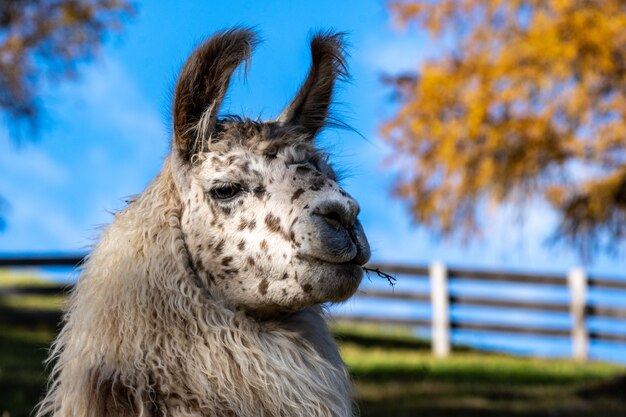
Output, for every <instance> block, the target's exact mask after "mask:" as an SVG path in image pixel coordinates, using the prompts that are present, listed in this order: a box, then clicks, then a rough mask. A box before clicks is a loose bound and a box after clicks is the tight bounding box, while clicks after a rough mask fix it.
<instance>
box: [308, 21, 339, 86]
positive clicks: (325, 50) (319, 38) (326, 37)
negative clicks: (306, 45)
mask: <svg viewBox="0 0 626 417" xmlns="http://www.w3.org/2000/svg"><path fill="white" fill-rule="evenodd" d="M346 37H347V34H346V33H345V32H329V31H321V32H318V33H316V34H315V35H314V36H313V37H312V38H311V60H312V63H313V65H314V66H318V65H323V64H324V63H329V64H330V65H332V66H333V67H334V68H335V71H336V75H337V76H338V77H340V78H347V77H348V64H347V62H346V58H347V56H348V53H347V51H346V49H347V42H346Z"/></svg>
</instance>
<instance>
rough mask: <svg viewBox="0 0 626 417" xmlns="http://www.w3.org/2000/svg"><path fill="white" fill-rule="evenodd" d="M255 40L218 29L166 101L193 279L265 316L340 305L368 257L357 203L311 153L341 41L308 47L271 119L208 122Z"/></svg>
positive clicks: (325, 38)
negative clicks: (288, 98)
mask: <svg viewBox="0 0 626 417" xmlns="http://www.w3.org/2000/svg"><path fill="white" fill-rule="evenodd" d="M255 39H256V38H255V35H254V33H253V32H251V31H249V30H242V29H238V30H230V31H227V32H223V33H220V34H218V35H215V36H213V37H212V38H210V39H209V40H207V41H206V42H204V43H203V44H201V45H200V46H199V47H198V48H197V49H196V50H195V51H194V52H193V54H192V55H191V56H190V57H189V59H188V60H187V62H186V63H185V65H184V67H183V69H182V71H181V74H180V77H179V79H178V82H177V85H176V90H175V93H174V95H175V97H174V106H173V113H174V114H173V119H174V139H173V145H172V160H173V161H174V164H173V165H174V167H175V168H174V174H175V175H174V176H175V178H176V183H177V187H178V189H179V192H180V194H181V201H182V204H183V214H182V219H181V227H182V231H183V234H184V236H185V240H186V243H187V247H188V249H189V253H190V255H191V261H192V263H193V264H194V266H195V269H196V270H197V274H198V276H199V277H200V279H201V280H202V281H203V282H204V284H205V285H206V286H207V288H209V291H210V292H211V294H212V295H213V296H214V297H216V298H218V299H220V300H223V301H225V302H226V303H228V304H229V305H231V306H233V307H236V308H241V309H244V310H246V311H248V312H251V313H253V314H257V315H259V316H272V315H275V314H278V313H282V312H290V311H297V310H300V309H302V308H305V307H307V306H309V305H312V304H316V303H321V302H327V301H330V302H337V301H343V300H345V299H346V298H348V297H349V296H351V295H352V294H353V293H354V292H355V291H356V289H357V287H358V285H359V283H360V281H361V278H362V275H363V269H362V265H364V264H365V263H366V262H367V261H368V259H369V256H370V250H369V246H368V242H367V239H366V237H365V234H364V232H363V229H362V227H361V224H360V223H359V220H358V219H357V215H358V213H359V206H358V204H357V203H356V201H355V200H354V199H353V198H352V197H350V195H348V194H347V193H346V192H345V191H344V190H343V189H342V188H341V187H340V186H339V185H338V184H337V182H336V176H335V173H334V171H333V169H332V167H331V166H330V165H329V163H328V161H327V157H326V155H325V154H324V153H323V152H322V151H320V150H319V149H317V148H316V146H315V144H314V138H315V136H316V135H317V134H318V133H319V131H320V130H321V129H322V128H323V127H324V125H325V124H327V119H328V113H329V107H330V104H331V99H332V94H333V87H334V83H335V81H336V80H337V78H339V77H342V76H344V75H345V62H344V58H343V55H342V41H341V35H339V34H327V33H325V34H319V35H317V36H315V37H313V39H312V41H311V53H312V54H311V55H312V63H311V67H310V70H309V73H308V75H307V77H306V79H305V81H304V83H303V85H302V87H301V88H300V90H299V92H298V93H297V94H296V96H295V98H294V99H293V100H292V102H291V103H290V104H289V105H288V106H287V108H286V109H285V110H284V111H283V112H282V113H281V115H280V116H279V117H278V118H277V119H276V120H270V121H264V122H261V121H253V120H249V119H245V118H240V117H233V116H228V117H221V118H220V117H218V111H219V108H220V104H221V102H222V100H223V98H224V95H225V93H226V89H227V87H228V84H229V81H230V77H231V75H232V73H233V71H234V70H235V69H236V68H237V67H238V66H239V64H241V63H242V62H243V61H246V60H247V59H248V58H249V56H250V54H251V51H252V48H253V46H254V44H255Z"/></svg>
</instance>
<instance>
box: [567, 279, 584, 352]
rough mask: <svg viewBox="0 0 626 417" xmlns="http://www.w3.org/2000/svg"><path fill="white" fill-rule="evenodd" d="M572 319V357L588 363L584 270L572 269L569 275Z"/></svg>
mask: <svg viewBox="0 0 626 417" xmlns="http://www.w3.org/2000/svg"><path fill="white" fill-rule="evenodd" d="M567 285H568V287H569V293H570V315H571V317H572V356H573V357H574V359H577V360H580V361H586V360H587V359H588V358H589V333H588V332H587V323H586V320H585V319H586V312H587V274H586V272H585V270H584V269H582V268H572V269H570V271H569V273H568V274H567Z"/></svg>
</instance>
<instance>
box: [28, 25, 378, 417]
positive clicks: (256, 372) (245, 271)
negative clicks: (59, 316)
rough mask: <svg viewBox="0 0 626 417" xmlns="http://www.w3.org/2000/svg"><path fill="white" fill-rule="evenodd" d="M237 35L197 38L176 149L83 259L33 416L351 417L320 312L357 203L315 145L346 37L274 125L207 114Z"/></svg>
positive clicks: (348, 244)
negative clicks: (45, 386) (43, 391)
mask: <svg viewBox="0 0 626 417" xmlns="http://www.w3.org/2000/svg"><path fill="white" fill-rule="evenodd" d="M256 43H257V42H256V36H255V34H254V33H253V32H252V31H251V30H248V29H241V28H238V29H232V30H229V31H225V32H221V33H219V34H217V35H215V36H213V37H211V38H209V39H208V40H207V41H205V42H204V43H202V44H201V45H200V46H199V47H198V48H197V49H196V50H195V51H194V52H193V53H192V55H191V56H190V57H189V58H188V60H187V62H186V63H185V64H184V66H183V69H182V71H181V73H180V76H179V78H178V81H177V84H176V88H175V91H174V103H173V139H172V147H171V148H172V149H171V154H170V155H169V156H168V157H167V158H166V160H165V162H164V166H163V169H162V171H161V172H160V173H159V174H158V175H157V176H156V178H155V179H154V180H153V181H152V183H151V184H150V185H148V187H147V188H146V190H145V191H144V192H143V193H141V194H140V195H138V196H137V197H136V198H135V199H134V201H132V202H130V203H129V205H128V206H127V207H126V208H125V209H124V210H122V211H121V212H119V213H117V214H116V216H115V220H114V222H113V223H111V224H110V225H109V227H108V229H107V230H106V231H104V232H103V234H102V237H101V239H100V242H99V243H98V244H97V245H96V246H95V248H94V250H93V251H92V252H91V254H90V255H89V256H88V258H87V260H86V262H85V263H84V266H83V271H82V274H81V277H80V279H79V281H78V283H77V285H76V288H75V290H74V291H73V293H72V295H71V297H70V300H69V302H68V307H67V311H66V313H65V316H64V326H63V329H62V330H61V332H60V334H59V336H58V338H57V340H56V341H55V343H54V344H53V347H52V350H51V356H50V358H51V359H50V360H51V361H55V365H54V367H53V370H52V374H51V377H50V378H51V380H50V385H49V387H48V392H47V395H46V397H45V398H44V400H43V401H42V403H41V404H40V406H39V409H38V413H37V416H38V417H43V416H47V415H50V416H54V417H91V416H94V417H105V416H108V417H111V416H114V417H130V416H150V417H157V416H158V417H161V416H173V417H192V416H193V417H197V416H198V417H199V416H238V417H252V416H255V417H257V416H285V417H287V416H352V415H354V410H353V405H352V399H351V384H350V381H349V377H348V375H347V373H346V370H345V366H344V364H343V362H342V360H341V358H340V356H339V352H338V349H337V346H336V345H335V343H334V341H333V339H332V337H331V335H330V333H329V331H328V327H327V325H326V322H325V319H324V315H323V309H322V307H321V305H322V304H323V303H326V302H340V301H343V300H346V299H347V298H348V297H350V296H351V295H352V294H353V293H354V292H355V291H356V289H357V287H358V285H359V283H360V281H361V278H362V275H363V268H362V266H363V265H364V264H365V263H366V262H367V261H368V259H369V256H370V250H369V246H368V242H367V239H366V237H365V234H364V232H363V228H362V226H361V224H360V222H359V220H358V219H357V215H358V212H359V206H358V204H357V203H356V201H355V200H354V199H353V198H352V197H351V196H350V195H348V193H346V192H345V191H344V190H343V189H342V188H341V187H340V186H339V185H338V184H337V178H336V175H335V173H334V171H333V169H332V167H331V166H330V165H329V163H328V161H327V156H326V155H325V154H324V153H323V152H322V151H321V150H319V149H318V148H317V147H316V146H315V144H314V139H315V137H316V136H317V134H318V133H319V132H320V130H321V129H322V128H323V127H324V126H325V125H326V124H328V123H329V122H328V120H329V108H330V104H331V99H332V95H333V88H334V84H335V81H336V80H338V79H340V78H342V77H344V76H346V75H347V74H346V66H345V59H344V54H343V43H342V35H341V34H332V33H320V34H318V35H316V36H314V37H313V38H312V41H311V56H312V63H311V67H310V70H309V72H308V75H307V77H306V79H305V81H304V83H303V84H302V86H301V88H300V90H299V91H298V93H297V94H296V96H295V97H294V99H293V100H292V101H291V103H290V104H289V105H288V106H287V107H286V109H285V110H284V111H283V112H282V113H281V114H280V116H279V117H278V118H277V119H276V120H270V121H263V122H262V121H258V120H249V119H246V118H243V117H235V116H227V117H218V110H219V108H220V104H221V103H222V101H223V99H224V95H225V93H226V90H227V87H228V84H229V82H230V78H231V75H232V73H233V72H234V70H235V69H236V68H237V67H238V66H239V65H240V64H241V63H242V62H244V61H246V63H247V61H248V59H249V57H250V55H251V52H252V49H253V47H254V45H255V44H256Z"/></svg>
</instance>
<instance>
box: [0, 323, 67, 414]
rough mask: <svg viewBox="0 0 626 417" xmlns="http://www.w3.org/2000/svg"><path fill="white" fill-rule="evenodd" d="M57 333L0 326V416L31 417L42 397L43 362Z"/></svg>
mask: <svg viewBox="0 0 626 417" xmlns="http://www.w3.org/2000/svg"><path fill="white" fill-rule="evenodd" d="M54 335H55V331H54V330H52V329H49V328H41V329H36V330H25V329H16V328H9V327H5V326H3V327H0V415H3V416H6V415H8V416H10V417H28V416H31V415H32V411H33V408H34V406H35V405H36V404H37V402H38V401H39V400H40V399H41V398H42V396H43V393H44V390H45V386H46V377H47V374H46V373H45V370H44V366H43V361H44V360H45V359H46V356H47V354H48V347H49V345H50V342H51V341H52V339H53V338H54Z"/></svg>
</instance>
